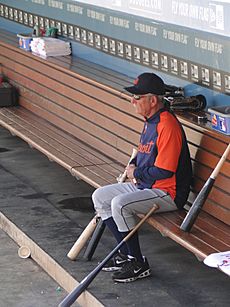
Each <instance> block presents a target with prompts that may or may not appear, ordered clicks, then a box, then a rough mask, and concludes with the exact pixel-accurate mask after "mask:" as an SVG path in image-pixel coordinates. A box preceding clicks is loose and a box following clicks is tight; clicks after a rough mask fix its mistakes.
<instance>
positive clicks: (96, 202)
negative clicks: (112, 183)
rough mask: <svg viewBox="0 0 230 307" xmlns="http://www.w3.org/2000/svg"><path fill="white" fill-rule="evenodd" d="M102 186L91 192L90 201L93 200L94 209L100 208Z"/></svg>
mask: <svg viewBox="0 0 230 307" xmlns="http://www.w3.org/2000/svg"><path fill="white" fill-rule="evenodd" d="M101 189H102V188H97V189H96V190H95V191H94V192H93V194H92V201H93V204H94V208H95V210H96V211H97V209H98V207H99V208H101V201H102V199H103V198H102V195H101V194H102V193H101V192H102V191H101Z"/></svg>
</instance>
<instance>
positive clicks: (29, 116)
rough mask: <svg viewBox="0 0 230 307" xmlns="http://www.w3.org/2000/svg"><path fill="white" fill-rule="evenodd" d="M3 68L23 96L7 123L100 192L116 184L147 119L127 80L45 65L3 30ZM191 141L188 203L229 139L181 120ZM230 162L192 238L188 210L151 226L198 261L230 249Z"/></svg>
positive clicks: (63, 62)
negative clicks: (136, 108)
mask: <svg viewBox="0 0 230 307" xmlns="http://www.w3.org/2000/svg"><path fill="white" fill-rule="evenodd" d="M0 63H1V64H2V70H3V73H4V75H5V76H6V77H7V78H8V80H9V81H10V82H11V83H12V84H13V85H15V86H16V87H17V88H18V89H19V92H20V99H19V106H18V107H10V108H0V125H2V126H3V127H5V128H7V129H8V130H9V131H11V133H13V134H15V135H17V136H19V137H20V138H22V139H23V140H25V141H26V142H27V143H28V144H29V145H30V146H32V147H34V148H36V149H38V150H39V151H41V152H42V153H44V154H45V155H46V156H47V157H48V158H49V159H50V160H52V161H55V162H57V163H59V164H60V165H62V166H63V167H65V168H66V169H68V170H69V171H70V173H71V174H72V175H73V176H76V177H79V178H81V179H83V180H84V181H86V182H87V183H89V184H90V185H92V186H94V187H95V188H96V187H100V186H103V185H105V184H108V183H113V182H116V177H117V176H118V175H119V174H120V173H122V172H123V170H124V166H125V165H126V163H127V161H128V160H129V156H130V154H131V152H132V149H133V147H136V146H137V144H138V141H139V134H140V131H141V129H142V125H143V123H142V119H141V118H140V117H139V116H138V115H136V114H134V112H133V108H132V106H131V104H130V103H129V96H128V95H127V94H126V93H124V92H123V86H126V85H128V84H130V82H131V80H130V78H128V77H127V76H125V75H122V74H119V73H117V72H114V71H111V70H109V69H107V68H104V67H102V66H100V65H96V64H93V63H91V62H88V61H85V60H82V59H80V58H77V57H72V56H67V57H55V58H48V59H43V58H41V57H38V56H36V55H33V54H32V53H30V52H26V51H24V50H21V49H19V48H18V43H17V38H16V35H15V34H12V33H9V32H7V31H5V30H1V31H0ZM177 115H178V118H179V120H180V121H181V123H182V125H183V127H184V130H185V132H186V135H187V139H188V144H189V149H190V153H191V157H192V163H193V170H194V182H193V187H192V190H191V193H190V197H189V201H188V204H191V203H192V201H193V200H194V198H195V197H196V195H197V193H198V192H199V190H200V189H201V187H202V186H203V184H204V183H205V181H206V180H207V178H208V177H209V175H210V174H211V172H212V169H213V168H214V167H215V165H216V164H217V162H218V160H219V159H220V157H221V155H222V154H223V152H224V150H225V148H226V146H227V144H228V143H229V139H230V137H228V136H225V135H223V134H220V133H218V132H215V131H213V130H211V129H210V123H207V124H199V125H198V124H197V122H196V121H195V117H194V115H193V114H189V113H179V114H177ZM229 186H230V160H229V157H228V159H227V160H226V162H225V163H224V166H223V167H222V170H221V172H220V174H219V175H218V177H217V179H216V182H215V185H214V187H213V189H212V191H211V193H210V195H209V197H208V199H207V201H206V203H205V206H204V208H203V209H202V212H201V213H200V215H199V217H198V219H197V221H196V223H195V225H194V227H193V228H192V230H191V232H190V233H185V232H183V231H181V230H180V228H179V227H180V225H181V223H182V220H183V218H184V217H185V214H186V210H180V211H177V212H173V213H161V214H156V215H154V216H152V217H151V218H150V219H149V220H148V223H149V224H150V225H151V226H153V227H154V228H156V229H158V230H159V231H160V232H161V233H162V235H164V236H167V237H170V238H171V239H173V240H175V241H176V242H177V243H179V244H181V245H182V246H184V247H185V248H187V249H188V250H190V251H191V252H192V253H194V254H195V255H196V256H197V258H198V259H199V260H203V259H204V258H205V257H206V256H207V255H209V254H210V253H214V252H221V251H227V250H230V201H229V200H230V197H229V196H230V193H229Z"/></svg>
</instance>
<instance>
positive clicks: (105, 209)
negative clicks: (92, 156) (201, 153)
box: [92, 73, 192, 282]
mask: <svg viewBox="0 0 230 307" xmlns="http://www.w3.org/2000/svg"><path fill="white" fill-rule="evenodd" d="M125 89H126V90H127V91H128V92H129V93H131V94H132V98H131V102H132V104H133V106H134V109H135V111H136V113H138V114H140V115H142V116H143V117H144V128H143V131H142V133H141V136H140V144H139V146H138V154H137V156H136V158H135V159H133V160H132V161H131V163H130V165H129V166H128V167H127V168H126V170H127V176H128V178H129V179H130V182H125V183H117V184H111V185H107V186H104V187H101V188H98V189H97V190H95V192H94V193H93V195H92V199H93V203H94V206H95V210H96V211H97V213H98V215H99V216H100V217H101V218H102V220H103V221H104V222H105V224H106V225H107V226H108V228H109V229H110V230H111V232H112V233H113V235H114V237H115V238H116V240H117V242H118V243H119V242H121V241H122V239H123V238H124V237H125V236H126V235H127V234H128V232H129V231H130V230H131V229H132V228H133V227H134V226H135V223H136V219H135V213H137V212H138V213H147V212H148V211H149V210H150V208H151V207H152V206H153V204H154V203H155V204H158V205H159V209H158V211H157V213H159V212H166V211H173V210H177V209H178V208H182V207H183V206H184V205H185V203H186V200H187V197H188V194H189V190H190V184H191V178H192V168H191V160H190V155H189V150H188V146H187V141H186V137H185V134H184V131H183V128H182V126H181V124H180V123H179V122H178V120H177V118H176V117H175V115H174V114H172V112H170V110H168V109H167V108H165V106H164V104H163V102H162V98H163V97H162V96H163V95H164V93H165V84H164V82H163V81H162V79H161V78H160V77H158V76H157V75H155V74H153V73H143V74H141V75H140V76H139V77H138V78H137V79H136V80H135V81H134V85H133V86H130V87H126V88H125ZM112 260H113V261H112V263H109V264H108V267H105V268H104V270H106V271H115V270H116V272H114V274H113V276H112V278H113V280H114V281H117V282H130V281H134V280H136V279H138V278H143V277H147V276H149V275H150V267H149V264H148V261H147V259H146V258H145V257H144V256H142V253H141V249H140V245H139V239H138V233H137V232H136V233H135V234H134V235H133V236H132V237H131V238H130V239H129V240H128V242H126V243H125V244H124V245H123V246H122V248H121V249H120V251H119V253H118V254H117V255H116V256H115V257H114V259H112Z"/></svg>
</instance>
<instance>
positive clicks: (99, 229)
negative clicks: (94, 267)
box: [83, 218, 105, 261]
mask: <svg viewBox="0 0 230 307" xmlns="http://www.w3.org/2000/svg"><path fill="white" fill-rule="evenodd" d="M104 230H105V223H104V222H103V221H102V219H101V218H99V220H98V223H97V226H96V228H95V230H94V232H93V235H92V237H91V239H90V241H89V243H88V246H87V248H86V250H85V253H84V256H83V258H84V259H87V260H88V261H90V260H91V259H92V257H93V254H94V252H95V250H96V248H97V245H98V243H99V241H100V239H101V236H102V234H103V232H104Z"/></svg>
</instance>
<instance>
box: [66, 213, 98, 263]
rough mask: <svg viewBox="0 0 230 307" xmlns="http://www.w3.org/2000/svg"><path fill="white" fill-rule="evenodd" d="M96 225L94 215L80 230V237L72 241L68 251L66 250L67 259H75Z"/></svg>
mask: <svg viewBox="0 0 230 307" xmlns="http://www.w3.org/2000/svg"><path fill="white" fill-rule="evenodd" d="M96 225H97V220H96V216H94V217H93V218H92V220H91V221H90V222H89V224H88V225H87V227H86V228H85V230H84V231H83V232H82V234H81V235H80V237H79V238H78V239H77V241H76V242H75V243H74V245H73V246H72V248H71V249H70V251H69V252H68V254H67V257H68V258H69V259H71V260H75V259H76V258H77V256H78V254H79V253H80V251H81V250H82V248H83V247H84V246H85V244H86V242H87V240H88V239H89V237H90V236H91V235H92V233H93V232H94V230H95V228H96Z"/></svg>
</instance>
